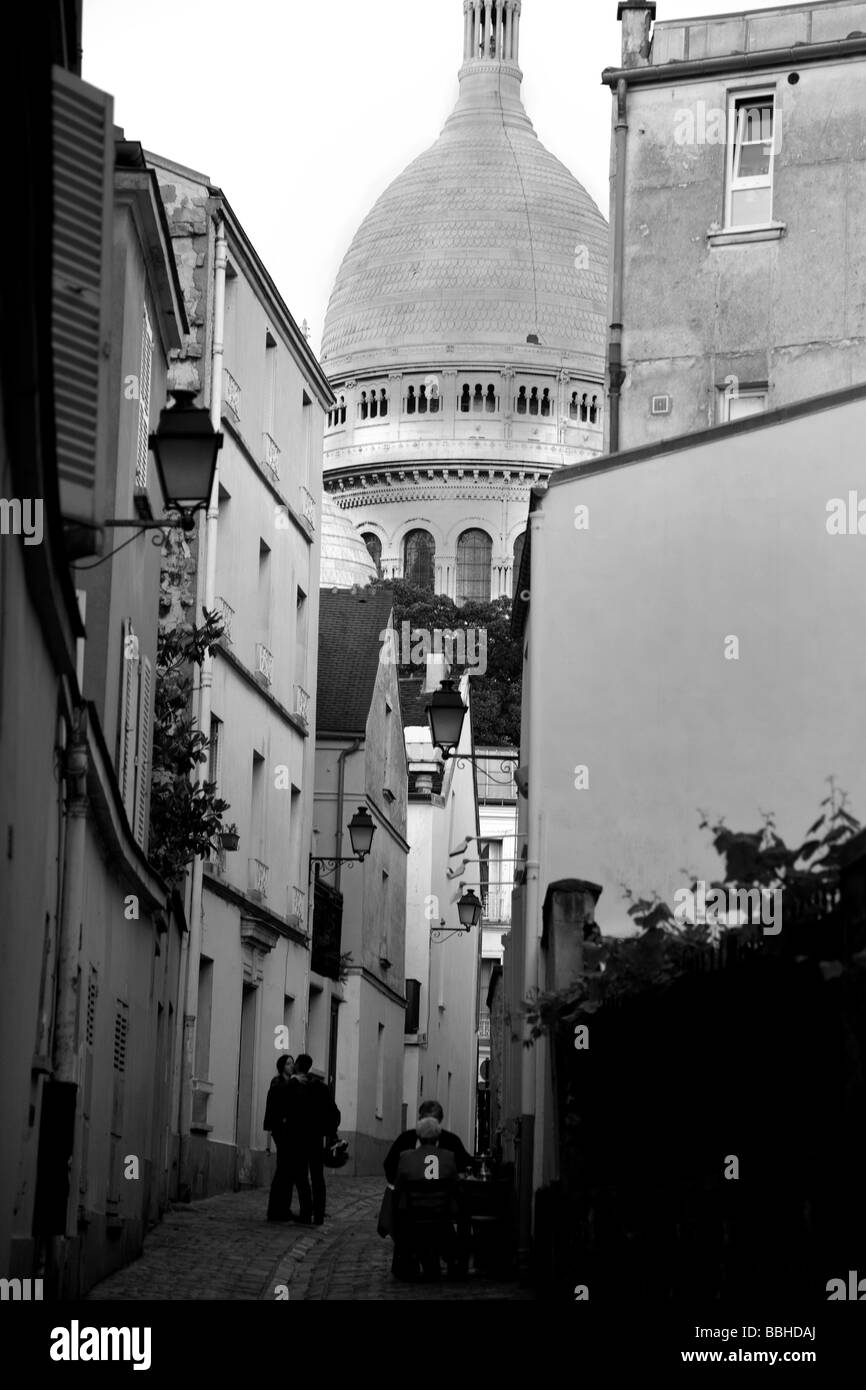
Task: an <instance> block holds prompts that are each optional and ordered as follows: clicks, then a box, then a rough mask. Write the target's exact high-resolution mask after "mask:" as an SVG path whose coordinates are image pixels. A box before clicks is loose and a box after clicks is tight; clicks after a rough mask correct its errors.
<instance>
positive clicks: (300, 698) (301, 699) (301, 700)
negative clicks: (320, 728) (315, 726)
mask: <svg viewBox="0 0 866 1390" xmlns="http://www.w3.org/2000/svg"><path fill="white" fill-rule="evenodd" d="M309 711H310V697H309V695H308V694H307V692H306V690H305V689H304V687H303V686H302V685H296V686H295V714H296V715H297V716H298V718H299V719H303V721H304V723H305V724H306V723H307V722H308V720H309Z"/></svg>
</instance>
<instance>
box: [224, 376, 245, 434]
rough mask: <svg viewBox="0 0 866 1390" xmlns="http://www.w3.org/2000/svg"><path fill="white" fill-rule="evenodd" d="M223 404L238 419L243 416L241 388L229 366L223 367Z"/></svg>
mask: <svg viewBox="0 0 866 1390" xmlns="http://www.w3.org/2000/svg"><path fill="white" fill-rule="evenodd" d="M223 404H224V405H225V406H226V407H227V408H228V410H229V412H230V413H231V414H232V415H233V416H234V418H235V420H236V421H237V420H239V419H240V418H241V388H240V386H239V385H238V383H237V382H236V381H235V379H234V377H233V376H232V374H231V372H230V371H229V369H228V367H223Z"/></svg>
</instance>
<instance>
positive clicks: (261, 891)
mask: <svg viewBox="0 0 866 1390" xmlns="http://www.w3.org/2000/svg"><path fill="white" fill-rule="evenodd" d="M248 862H249V866H250V893H251V894H253V895H255V896H258V897H259V898H261V899H264V898H266V897H267V896H268V878H269V876H270V872H271V871H270V868H269V866H268V865H267V864H263V863H262V861H261V859H250V860H249V861H248Z"/></svg>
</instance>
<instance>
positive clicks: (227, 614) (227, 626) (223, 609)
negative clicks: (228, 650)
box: [214, 595, 235, 646]
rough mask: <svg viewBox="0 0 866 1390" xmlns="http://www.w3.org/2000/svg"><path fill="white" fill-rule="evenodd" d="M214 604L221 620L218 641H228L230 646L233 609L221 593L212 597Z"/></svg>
mask: <svg viewBox="0 0 866 1390" xmlns="http://www.w3.org/2000/svg"><path fill="white" fill-rule="evenodd" d="M214 604H215V607H216V610H217V612H218V613H219V615H220V617H221V618H222V620H223V630H222V636H221V637H220V641H221V642H226V643H228V645H229V646H231V644H232V618H233V617H234V615H235V610H234V609H233V608H232V606H231V604H230V603H226V601H225V599H224V598H223V597H222V596H221V595H218V596H217V597H216V598H215V599H214Z"/></svg>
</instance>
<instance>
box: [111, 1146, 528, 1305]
mask: <svg viewBox="0 0 866 1390" xmlns="http://www.w3.org/2000/svg"><path fill="white" fill-rule="evenodd" d="M382 1191H383V1181H382V1179H380V1178H378V1177H367V1178H351V1177H348V1178H341V1177H340V1176H339V1175H338V1174H330V1173H329V1174H328V1208H327V1210H328V1215H327V1217H326V1219H325V1224H324V1226H321V1227H316V1226H313V1227H301V1226H296V1225H292V1224H289V1225H270V1224H268V1222H266V1220H265V1210H266V1207H267V1199H268V1194H267V1189H266V1188H255V1189H253V1190H250V1191H244V1192H229V1193H222V1194H221V1195H219V1196H217V1197H209V1198H207V1199H205V1200H204V1201H202V1202H194V1203H192V1204H191V1205H190V1206H183V1205H180V1204H176V1205H175V1206H173V1207H172V1209H171V1211H170V1212H169V1213H168V1214H167V1215H166V1216H165V1218H164V1219H163V1221H162V1222H161V1223H160V1225H159V1226H157V1227H156V1228H155V1229H154V1230H153V1231H152V1232H151V1234H150V1235H149V1236H148V1237H147V1239H146V1240H145V1244H144V1254H143V1255H142V1257H141V1259H139V1260H135V1261H134V1262H133V1263H132V1264H130V1265H128V1266H127V1267H126V1268H125V1269H122V1270H120V1271H118V1273H117V1274H114V1275H112V1276H111V1277H110V1278H108V1279H105V1280H103V1282H102V1283H101V1284H98V1285H97V1286H96V1287H95V1288H94V1289H92V1290H91V1292H90V1295H89V1298H90V1299H91V1300H107V1301H115V1300H116V1301H121V1302H122V1301H137V1300H146V1299H171V1300H187V1299H226V1300H233V1301H234V1300H238V1301H243V1300H257V1299H260V1300H270V1299H275V1298H277V1297H278V1296H279V1297H283V1298H285V1292H283V1288H286V1289H287V1290H288V1296H289V1299H290V1300H292V1299H294V1300H296V1301H298V1300H302V1301H317V1300H320V1299H328V1300H335V1301H344V1302H352V1301H355V1300H366V1301H374V1302H390V1301H391V1300H395V1301H404V1300H405V1301H412V1302H419V1301H421V1302H427V1301H436V1302H439V1301H448V1300H454V1301H465V1300H466V1299H473V1300H474V1299H485V1300H488V1301H502V1300H508V1301H514V1300H522V1301H531V1300H532V1299H533V1294H532V1291H531V1290H530V1289H524V1288H521V1287H520V1286H519V1285H518V1284H517V1282H516V1281H513V1282H505V1281H497V1280H493V1279H488V1278H486V1277H481V1276H477V1275H474V1274H471V1273H470V1275H469V1277H468V1279H466V1280H465V1281H462V1282H459V1283H453V1284H452V1283H448V1282H446V1281H444V1280H443V1282H442V1283H441V1284H440V1285H435V1284H403V1283H397V1282H396V1281H395V1280H394V1279H392V1277H391V1255H392V1251H393V1246H392V1244H391V1241H390V1240H382V1239H381V1237H380V1236H379V1235H378V1234H377V1232H376V1218H377V1216H378V1212H379V1204H380V1202H381V1200H382ZM281 1286H282V1287H281Z"/></svg>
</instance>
